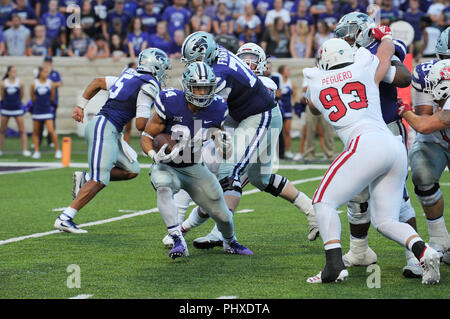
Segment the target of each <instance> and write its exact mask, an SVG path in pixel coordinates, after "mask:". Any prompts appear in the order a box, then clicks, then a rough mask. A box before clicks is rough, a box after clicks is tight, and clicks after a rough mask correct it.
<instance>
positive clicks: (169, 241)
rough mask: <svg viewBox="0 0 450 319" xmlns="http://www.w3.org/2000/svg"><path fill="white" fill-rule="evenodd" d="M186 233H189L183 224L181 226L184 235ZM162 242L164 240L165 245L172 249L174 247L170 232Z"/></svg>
mask: <svg viewBox="0 0 450 319" xmlns="http://www.w3.org/2000/svg"><path fill="white" fill-rule="evenodd" d="M185 233H187V232H186V231H185V230H184V228H183V226H181V234H183V236H184V234H185ZM162 242H163V244H164V246H166V248H169V249H170V248H172V247H173V238H172V236H170V235H169V234H167V235H166V237H164V238H163V239H162Z"/></svg>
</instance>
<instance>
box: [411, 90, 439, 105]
mask: <svg viewBox="0 0 450 319" xmlns="http://www.w3.org/2000/svg"><path fill="white" fill-rule="evenodd" d="M412 100H413V101H414V106H420V105H432V106H434V105H435V104H434V102H433V97H432V96H431V94H427V93H424V92H420V91H417V90H413V96H412Z"/></svg>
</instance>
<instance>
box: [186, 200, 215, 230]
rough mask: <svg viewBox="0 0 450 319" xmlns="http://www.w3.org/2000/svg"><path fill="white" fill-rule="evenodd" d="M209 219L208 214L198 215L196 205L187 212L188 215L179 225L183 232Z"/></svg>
mask: <svg viewBox="0 0 450 319" xmlns="http://www.w3.org/2000/svg"><path fill="white" fill-rule="evenodd" d="M208 219H209V216H208V217H206V218H203V217H200V215H199V214H198V206H196V207H195V208H194V209H193V210H192V212H191V213H190V214H189V217H188V218H187V219H186V220H185V221H184V222H183V224H182V225H181V226H182V227H183V229H184V231H185V232H187V231H189V230H191V229H192V228H194V227H198V226H200V225H202V224H203V223H205V222H206V221H207V220H208Z"/></svg>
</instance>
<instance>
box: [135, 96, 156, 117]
mask: <svg viewBox="0 0 450 319" xmlns="http://www.w3.org/2000/svg"><path fill="white" fill-rule="evenodd" d="M153 101H154V99H153V98H152V97H150V96H149V95H147V94H145V93H144V91H142V90H141V91H140V92H139V94H138V97H137V101H136V118H139V117H143V118H146V119H148V118H150V111H151V109H152V105H153Z"/></svg>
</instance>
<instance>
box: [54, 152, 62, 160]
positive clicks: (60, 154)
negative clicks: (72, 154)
mask: <svg viewBox="0 0 450 319" xmlns="http://www.w3.org/2000/svg"><path fill="white" fill-rule="evenodd" d="M55 158H58V159H60V158H62V152H61V150H57V151H56V152H55Z"/></svg>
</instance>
